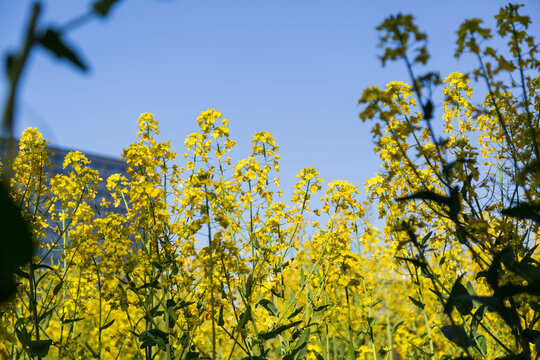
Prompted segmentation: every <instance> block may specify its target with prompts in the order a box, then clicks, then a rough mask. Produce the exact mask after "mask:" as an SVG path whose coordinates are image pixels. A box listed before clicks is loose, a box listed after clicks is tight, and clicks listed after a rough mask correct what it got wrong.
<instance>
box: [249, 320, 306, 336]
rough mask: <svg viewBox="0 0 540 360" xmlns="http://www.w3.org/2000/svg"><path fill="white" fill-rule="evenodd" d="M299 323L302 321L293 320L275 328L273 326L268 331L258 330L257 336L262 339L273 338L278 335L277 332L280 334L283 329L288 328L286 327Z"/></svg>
mask: <svg viewBox="0 0 540 360" xmlns="http://www.w3.org/2000/svg"><path fill="white" fill-rule="evenodd" d="M301 323H302V321H294V322H292V323H289V324H287V325H280V326H278V327H277V328H275V329H273V330H270V331H268V332H260V333H259V338H261V339H263V340H269V339H272V338H275V337H276V336H278V335H279V334H281V333H282V332H284V331H285V330H288V329H290V328H292V327H293V326H296V325H299V324H301Z"/></svg>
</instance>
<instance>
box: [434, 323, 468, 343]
mask: <svg viewBox="0 0 540 360" xmlns="http://www.w3.org/2000/svg"><path fill="white" fill-rule="evenodd" d="M441 332H442V333H443V335H444V336H445V337H446V338H447V339H448V340H450V341H451V342H453V343H454V344H456V345H458V346H460V347H463V348H466V347H468V346H471V340H470V339H469V336H467V333H466V332H465V330H464V329H463V327H462V326H461V325H445V326H443V327H441Z"/></svg>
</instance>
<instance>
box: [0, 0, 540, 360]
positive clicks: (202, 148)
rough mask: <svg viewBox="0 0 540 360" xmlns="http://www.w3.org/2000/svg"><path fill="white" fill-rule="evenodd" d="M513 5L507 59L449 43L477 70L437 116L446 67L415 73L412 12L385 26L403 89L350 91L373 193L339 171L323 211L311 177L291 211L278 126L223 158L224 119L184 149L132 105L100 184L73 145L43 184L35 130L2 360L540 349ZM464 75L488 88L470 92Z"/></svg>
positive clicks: (452, 82)
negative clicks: (369, 160) (366, 138)
mask: <svg viewBox="0 0 540 360" xmlns="http://www.w3.org/2000/svg"><path fill="white" fill-rule="evenodd" d="M99 3H100V4H101V5H99V6H98V5H96V6H98V8H99V9H104V11H105V10H106V9H108V6H109V5H110V4H112V3H113V2H107V1H101V2H99ZM518 10H519V6H515V5H509V6H507V7H504V8H503V9H501V12H500V13H499V14H498V15H497V17H496V19H497V31H498V32H497V33H498V34H499V36H500V37H501V38H503V39H508V45H509V53H508V54H504V56H503V54H500V53H498V52H497V51H495V50H494V49H492V48H489V47H485V48H482V46H485V44H486V41H484V40H487V39H488V38H490V36H491V35H490V34H491V32H490V31H489V30H488V29H485V28H482V27H481V21H480V20H478V19H473V20H469V21H466V22H465V23H464V24H463V25H462V27H461V28H460V30H459V31H458V51H457V55H460V56H461V55H462V54H465V53H467V52H468V53H472V54H473V55H474V56H476V57H477V59H478V61H479V68H478V69H475V70H474V71H473V72H472V73H471V74H470V75H466V74H459V73H452V74H450V75H448V76H447V77H446V78H445V80H444V82H443V84H444V90H443V101H442V109H436V108H435V106H434V103H435V101H434V100H433V95H432V92H431V90H432V89H435V87H436V86H438V85H439V84H440V82H439V80H438V79H439V77H438V75H437V74H435V73H433V72H430V73H428V74H427V75H425V76H419V77H417V76H415V75H414V70H415V69H416V67H417V66H418V65H420V64H426V63H427V62H428V60H429V54H428V52H427V47H426V44H427V41H426V40H427V36H426V35H425V34H423V33H421V32H420V31H419V30H418V28H417V27H416V25H414V23H413V18H412V16H403V15H397V16H393V17H390V18H388V19H387V20H385V21H384V22H383V23H382V24H381V26H380V27H379V30H381V31H382V36H381V46H382V47H383V48H384V49H385V50H384V54H383V56H382V60H383V64H384V63H385V62H387V61H393V60H403V61H404V62H405V65H406V67H407V69H408V72H409V74H410V75H411V79H412V85H407V84H405V83H401V82H392V83H390V84H388V85H387V87H386V89H384V90H381V89H379V88H378V87H371V88H368V89H366V90H365V91H364V93H363V95H362V98H361V99H360V104H362V111H361V114H360V117H361V118H362V119H363V120H368V119H370V120H371V119H376V123H375V125H374V127H373V130H372V133H373V136H374V139H375V143H376V148H375V149H376V152H377V153H378V154H379V156H380V158H381V160H382V167H381V170H380V172H379V173H378V174H377V175H376V176H375V177H373V178H371V179H369V180H368V181H367V183H366V192H367V196H368V202H366V203H363V202H362V201H361V200H360V190H359V189H358V188H357V187H355V186H354V185H353V184H351V183H349V182H347V181H341V180H339V181H332V182H330V183H329V184H328V185H327V186H326V190H325V192H324V193H323V194H320V197H319V198H320V208H318V209H314V208H313V206H314V205H313V203H314V202H313V201H312V200H313V198H314V197H315V196H316V195H317V194H319V192H320V191H321V189H322V186H323V180H322V179H320V178H319V174H318V173H317V171H316V170H315V169H313V168H306V169H303V170H302V171H301V172H300V173H299V174H298V175H297V178H298V181H297V184H296V185H295V186H294V189H293V194H292V197H291V199H290V200H289V201H286V200H285V199H284V196H283V193H282V190H281V187H280V181H279V178H278V172H279V160H280V157H279V155H278V152H279V147H278V145H277V144H276V142H275V140H274V138H273V136H272V135H271V134H269V133H267V132H260V133H256V134H255V135H254V136H253V140H252V147H251V150H250V153H249V155H248V156H247V157H246V158H245V159H241V160H238V161H233V160H232V159H231V157H230V156H229V154H230V151H231V150H232V149H233V148H234V146H235V145H236V144H235V142H234V140H233V139H232V138H231V137H230V135H229V128H228V121H227V120H226V119H225V118H224V117H223V115H222V114H221V113H219V112H218V111H217V110H207V111H204V112H202V113H201V114H200V116H199V117H198V118H197V122H198V126H199V131H198V132H196V133H193V134H190V135H189V136H188V137H187V138H186V141H185V151H184V153H183V160H181V158H182V156H178V154H177V153H176V152H175V151H174V150H173V148H172V146H171V143H170V142H162V141H158V139H157V136H158V134H159V128H158V122H157V120H156V119H155V118H154V116H153V115H152V114H149V113H145V114H142V115H141V116H140V118H139V132H138V141H137V142H135V143H133V144H131V145H130V146H129V147H128V148H127V149H125V150H124V152H123V154H122V160H123V161H124V162H125V163H126V164H127V172H126V173H125V174H113V175H111V176H109V177H108V178H106V179H104V178H102V177H101V176H102V175H100V174H99V172H98V171H97V170H94V169H93V168H92V164H91V163H90V162H89V161H88V159H87V158H86V157H85V156H84V154H82V153H79V152H72V153H69V154H68V155H67V156H66V157H65V160H64V164H63V171H62V172H60V173H58V174H57V175H52V174H53V173H52V172H51V170H50V168H51V166H52V165H51V163H50V160H49V158H50V155H51V154H50V150H48V148H47V142H46V141H45V140H44V139H43V138H42V136H41V134H39V133H38V132H37V130H35V129H27V130H26V131H25V132H24V133H23V135H22V136H21V139H20V143H19V153H18V156H17V157H16V158H15V160H14V161H13V163H11V164H8V166H10V167H11V168H12V173H13V176H12V177H11V180H10V196H11V199H12V201H13V202H14V203H16V204H18V206H19V207H20V208H21V209H22V216H23V217H24V218H26V219H28V224H29V229H30V232H31V233H32V235H33V237H34V239H35V242H36V244H37V246H38V249H37V251H36V255H35V256H34V257H33V259H32V261H31V262H30V264H29V265H27V266H22V267H17V271H16V272H17V281H18V282H19V283H20V286H19V287H18V291H17V296H16V298H14V299H12V300H11V301H10V302H8V303H5V304H2V305H1V308H0V314H1V315H0V339H2V341H0V355H1V357H3V358H4V357H5V358H45V357H46V358H51V359H52V358H99V359H109V358H135V359H143V358H144V359H157V358H164V359H205V358H206V359H233V358H234V359H277V358H282V359H291V360H293V359H304V358H309V359H338V358H349V359H374V360H375V359H391V360H399V359H477V358H478V359H480V358H482V359H534V358H535V357H536V358H537V357H538V353H539V350H540V349H539V347H540V329H539V325H538V321H539V319H540V306H539V305H538V304H539V300H538V297H539V296H540V290H539V289H540V269H539V263H538V247H537V242H538V240H537V237H538V218H539V217H540V215H539V214H538V210H539V205H538V190H539V185H540V181H539V171H538V168H539V165H538V164H539V163H538V161H539V160H538V159H539V158H538V136H539V132H538V122H539V121H540V116H539V114H540V93H539V91H538V89H539V88H540V80H539V79H538V77H536V75H537V74H538V67H539V66H538V65H539V63H538V61H537V60H536V55H537V48H536V45H535V44H534V40H533V39H532V37H530V36H529V35H527V32H526V29H527V26H528V24H529V22H530V20H529V18H528V17H524V16H521V15H520V14H519V12H518ZM96 11H98V10H96ZM411 52H412V54H413V55H411ZM508 74H510V75H512V77H511V78H512V79H520V80H519V81H516V82H515V83H514V82H510V83H507V82H505V81H504V80H501V79H504V78H503V76H504V75H506V76H507V75H508ZM471 78H472V79H474V80H482V81H483V82H484V83H485V86H486V88H487V90H488V93H487V95H486V96H485V100H484V101H483V102H482V103H481V104H475V103H474V101H473V93H472V91H473V90H472V87H471V82H470V79H471ZM438 110H440V111H441V112H442V114H441V117H442V119H443V124H442V126H440V124H434V123H432V122H433V119H435V116H436V115H438ZM439 128H442V130H443V133H444V134H445V135H444V136H446V137H445V138H442V137H438V136H437V135H436V129H439ZM179 158H180V159H179ZM181 164H182V165H181ZM103 183H105V184H106V188H107V192H108V194H109V196H108V197H106V198H104V199H102V200H101V201H98V200H96V199H98V197H97V192H98V188H99V186H100V184H103ZM371 205H374V206H376V209H377V210H378V213H379V216H380V218H381V219H383V221H385V225H384V229H383V230H382V231H379V230H378V229H377V227H375V226H373V225H372V224H370V222H369V221H368V217H369V209H370V206H371ZM17 265H18V264H17Z"/></svg>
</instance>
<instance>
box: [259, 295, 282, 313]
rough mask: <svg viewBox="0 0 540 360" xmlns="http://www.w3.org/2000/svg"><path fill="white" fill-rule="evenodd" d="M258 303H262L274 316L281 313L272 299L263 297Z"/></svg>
mask: <svg viewBox="0 0 540 360" xmlns="http://www.w3.org/2000/svg"><path fill="white" fill-rule="evenodd" d="M257 305H260V306H262V307H263V308H265V309H266V310H267V311H268V314H270V315H272V316H275V317H277V316H278V315H279V310H278V308H277V306H276V305H274V303H273V302H271V301H270V300H268V299H261V300H259V302H258V303H257Z"/></svg>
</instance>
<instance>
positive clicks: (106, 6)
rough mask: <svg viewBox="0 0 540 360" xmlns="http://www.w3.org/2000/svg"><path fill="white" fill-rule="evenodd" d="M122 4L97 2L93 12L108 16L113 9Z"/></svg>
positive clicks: (115, 0)
mask: <svg viewBox="0 0 540 360" xmlns="http://www.w3.org/2000/svg"><path fill="white" fill-rule="evenodd" d="M118 2H120V1H119V0H99V1H96V2H95V3H94V5H93V7H92V9H93V11H94V12H95V13H96V14H98V15H100V16H103V17H105V16H107V15H108V14H109V11H111V8H112V7H113V6H114V5H115V4H116V3H118Z"/></svg>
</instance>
